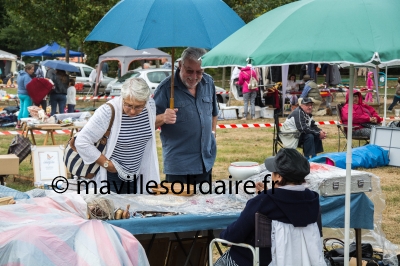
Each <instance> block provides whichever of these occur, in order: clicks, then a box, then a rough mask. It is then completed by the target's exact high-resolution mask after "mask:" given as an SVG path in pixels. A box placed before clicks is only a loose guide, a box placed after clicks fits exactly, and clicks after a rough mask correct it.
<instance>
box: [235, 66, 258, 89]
mask: <svg viewBox="0 0 400 266" xmlns="http://www.w3.org/2000/svg"><path fill="white" fill-rule="evenodd" d="M250 76H251V77H254V78H255V79H256V80H257V81H258V76H257V73H256V72H255V71H254V70H253V69H251V67H248V66H247V67H244V68H242V70H240V74H239V81H238V84H239V85H243V90H242V91H243V93H248V92H251V91H254V90H251V91H250V90H249V81H250ZM255 90H256V91H258V88H256V89H255Z"/></svg>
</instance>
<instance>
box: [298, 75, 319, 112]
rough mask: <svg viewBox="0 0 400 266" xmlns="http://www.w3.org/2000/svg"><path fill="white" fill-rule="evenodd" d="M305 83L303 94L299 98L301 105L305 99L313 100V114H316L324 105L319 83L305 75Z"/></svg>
mask: <svg viewBox="0 0 400 266" xmlns="http://www.w3.org/2000/svg"><path fill="white" fill-rule="evenodd" d="M303 81H304V82H305V85H304V89H303V92H302V93H301V95H300V98H299V104H301V101H302V99H303V98H306V97H307V98H310V97H311V98H313V100H314V101H313V103H314V106H313V110H312V111H313V112H314V113H316V112H317V111H318V110H319V106H320V105H321V103H322V97H321V94H320V92H319V89H318V85H317V83H315V82H314V80H313V79H312V78H311V77H310V75H304V76H303Z"/></svg>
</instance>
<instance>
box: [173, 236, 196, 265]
mask: <svg viewBox="0 0 400 266" xmlns="http://www.w3.org/2000/svg"><path fill="white" fill-rule="evenodd" d="M199 232H200V231H197V232H196V238H197V235H198V234H199ZM174 234H175V237H176V240H177V241H178V244H179V246H180V247H181V249H182V252H183V254H185V256H186V258H187V260H188V261H189V264H190V265H192V266H193V264H192V262H191V261H190V258H189V257H188V254H187V253H186V250H185V248H184V247H183V244H182V241H181V238H180V237H179V235H178V233H176V232H175V233H174ZM188 261H186V263H185V266H186V265H187V262H188Z"/></svg>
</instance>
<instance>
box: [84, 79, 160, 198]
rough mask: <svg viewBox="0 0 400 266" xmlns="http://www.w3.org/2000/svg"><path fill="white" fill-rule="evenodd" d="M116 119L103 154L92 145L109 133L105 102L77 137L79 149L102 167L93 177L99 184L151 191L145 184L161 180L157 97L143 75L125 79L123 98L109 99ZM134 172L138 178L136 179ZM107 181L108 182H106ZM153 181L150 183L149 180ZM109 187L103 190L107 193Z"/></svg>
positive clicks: (119, 189) (124, 190)
mask: <svg viewBox="0 0 400 266" xmlns="http://www.w3.org/2000/svg"><path fill="white" fill-rule="evenodd" d="M109 103H111V104H112V105H113V107H114V110H115V118H114V123H113V126H112V128H111V134H110V137H109V139H108V141H107V145H106V151H105V153H104V154H101V153H100V152H99V150H97V148H96V147H95V146H94V145H93V143H95V142H97V141H98V140H99V139H100V138H101V137H102V136H103V135H104V133H105V132H106V130H107V128H108V125H109V122H110V120H111V114H112V111H111V107H110V106H108V105H106V104H104V105H102V106H100V108H99V109H97V110H96V112H95V113H94V115H93V116H92V117H91V119H90V120H89V122H88V123H87V124H86V125H85V127H84V128H83V129H82V132H81V133H79V135H78V137H77V139H76V148H77V151H78V153H79V154H80V155H81V157H82V159H83V160H84V162H85V163H87V164H90V163H93V162H96V163H98V164H99V165H101V166H103V167H102V168H101V169H100V171H99V173H98V174H97V175H96V176H95V177H94V180H95V181H96V184H97V186H98V187H102V188H103V187H105V186H107V185H108V186H109V187H108V188H109V190H111V191H113V192H116V193H122V194H127V193H128V194H129V193H143V194H148V192H149V191H147V188H146V185H147V184H149V185H154V184H156V183H159V182H160V176H159V168H158V157H157V150H156V141H155V114H156V107H155V103H154V100H153V99H151V98H150V88H149V86H148V85H147V83H146V82H145V81H144V80H143V79H141V78H130V79H127V80H126V81H125V83H124V84H123V86H122V90H121V97H117V98H114V99H113V100H111V101H109ZM135 175H136V178H137V181H136V182H131V181H134V179H135ZM104 181H108V182H104ZM149 182H150V183H149ZM104 190H106V188H103V189H102V190H101V191H102V193H104Z"/></svg>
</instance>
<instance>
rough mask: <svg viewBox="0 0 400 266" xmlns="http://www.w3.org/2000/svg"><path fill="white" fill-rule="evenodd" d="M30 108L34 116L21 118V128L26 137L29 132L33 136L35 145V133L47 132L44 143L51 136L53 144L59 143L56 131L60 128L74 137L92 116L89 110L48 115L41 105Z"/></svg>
mask: <svg viewBox="0 0 400 266" xmlns="http://www.w3.org/2000/svg"><path fill="white" fill-rule="evenodd" d="M28 109H29V112H30V114H31V116H32V117H29V118H22V119H21V122H22V126H21V129H22V135H23V136H24V137H27V136H28V134H29V135H30V136H31V139H32V144H33V145H36V140H35V133H40V134H46V136H45V139H44V142H43V145H46V144H47V141H48V139H49V137H50V138H51V141H52V144H53V145H57V143H56V141H55V138H54V133H57V131H58V130H60V131H62V132H60V133H63V134H65V133H68V134H69V135H70V137H72V136H73V134H74V132H78V131H79V130H80V129H81V128H82V127H83V126H84V125H85V124H86V123H87V120H88V119H89V118H90V116H91V115H90V113H89V112H81V113H66V114H56V115H54V116H53V117H47V116H46V115H45V114H44V110H42V109H41V108H39V107H36V106H31V107H29V108H28Z"/></svg>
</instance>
